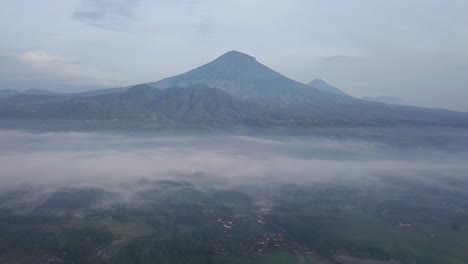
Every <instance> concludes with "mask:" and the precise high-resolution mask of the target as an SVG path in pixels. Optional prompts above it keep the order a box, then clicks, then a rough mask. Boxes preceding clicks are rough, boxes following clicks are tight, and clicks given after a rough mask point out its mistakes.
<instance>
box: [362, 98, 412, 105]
mask: <svg viewBox="0 0 468 264" xmlns="http://www.w3.org/2000/svg"><path fill="white" fill-rule="evenodd" d="M362 99H364V100H367V101H371V102H378V103H384V104H396V105H407V103H405V101H403V100H401V99H400V98H396V97H391V96H376V97H371V96H365V97H363V98H362Z"/></svg>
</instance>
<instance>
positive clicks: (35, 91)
mask: <svg viewBox="0 0 468 264" xmlns="http://www.w3.org/2000/svg"><path fill="white" fill-rule="evenodd" d="M21 94H29V95H59V94H60V93H57V92H50V91H46V90H41V89H29V90H26V91H24V92H21Z"/></svg>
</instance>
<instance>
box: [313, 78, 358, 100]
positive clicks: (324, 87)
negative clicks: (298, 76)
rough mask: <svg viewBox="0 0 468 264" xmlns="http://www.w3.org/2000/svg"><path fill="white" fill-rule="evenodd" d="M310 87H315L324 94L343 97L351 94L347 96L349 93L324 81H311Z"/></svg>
mask: <svg viewBox="0 0 468 264" xmlns="http://www.w3.org/2000/svg"><path fill="white" fill-rule="evenodd" d="M308 85H310V86H312V87H315V88H317V89H318V90H320V91H323V92H328V93H332V94H337V95H343V96H349V94H347V93H345V92H343V91H341V90H340V89H338V88H336V87H334V86H332V85H330V84H328V83H327V82H325V81H324V80H322V79H315V80H313V81H311V82H310V83H308Z"/></svg>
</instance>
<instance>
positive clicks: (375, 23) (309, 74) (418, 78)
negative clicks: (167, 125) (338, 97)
mask: <svg viewBox="0 0 468 264" xmlns="http://www.w3.org/2000/svg"><path fill="white" fill-rule="evenodd" d="M0 2H1V8H0V19H1V20H0V22H1V23H0V39H1V41H0V89H6V88H12V89H19V90H25V89H30V88H41V89H48V90H55V91H78V90H86V89H91V88H104V87H116V86H124V85H130V84H136V83H142V82H147V81H157V80H159V79H161V78H163V77H167V76H171V75H175V74H178V73H181V72H184V71H187V70H190V69H192V68H194V67H196V66H199V65H201V64H203V63H206V62H208V61H210V60H212V59H214V58H216V57H218V56H219V55H221V54H223V53H225V52H227V51H229V50H239V51H242V52H245V53H249V54H250V55H252V56H255V57H256V58H257V59H258V60H259V61H260V62H262V63H264V64H266V65H268V66H270V67H271V68H273V69H275V70H277V71H279V72H281V73H283V74H285V75H287V76H288V77H291V78H293V79H296V80H298V81H302V82H308V81H310V80H312V79H315V78H323V79H325V80H326V81H328V82H330V83H331V84H333V85H335V86H337V87H339V88H341V89H342V90H344V91H346V92H348V93H350V94H352V95H355V96H365V95H368V96H378V95H388V96H396V97H400V98H403V99H404V100H406V101H407V102H410V103H413V104H417V105H425V106H433V107H444V108H450V109H457V110H464V111H468V104H467V103H466V98H468V26H467V25H468V1H466V0H392V1H388V0H359V1H344V0H341V1H339V0H287V1H286V0H237V1H226V0H203V1H201V0H41V1H31V0H1V1H0Z"/></svg>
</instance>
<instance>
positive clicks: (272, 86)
mask: <svg viewBox="0 0 468 264" xmlns="http://www.w3.org/2000/svg"><path fill="white" fill-rule="evenodd" d="M197 83H204V84H206V85H208V86H210V87H214V88H218V89H220V90H223V91H224V92H226V93H228V94H229V95H232V96H234V97H237V98H239V99H246V100H256V101H265V102H271V101H275V102H278V103H293V102H301V101H303V98H302V97H303V95H305V94H309V93H310V92H311V91H310V90H313V91H312V93H314V92H315V93H322V92H321V91H319V90H317V89H315V88H312V89H311V87H310V86H307V85H305V84H303V83H300V82H297V81H294V80H291V79H289V78H287V77H285V76H284V75H282V74H280V73H278V72H276V71H274V70H272V69H270V68H268V67H266V66H265V65H263V64H261V63H259V62H258V61H257V60H256V59H255V58H254V57H252V56H250V55H247V54H244V53H241V52H238V51H230V52H228V53H226V54H224V55H222V56H221V57H219V58H217V59H215V60H214V61H212V62H210V63H207V64H205V65H203V66H201V67H198V68H196V69H194V70H191V71H189V72H186V73H183V74H180V75H177V76H174V77H169V78H166V79H163V80H161V81H158V82H153V83H148V84H149V85H151V86H153V87H158V88H160V89H165V88H168V87H172V86H178V87H186V86H190V85H193V84H197ZM322 96H324V97H326V96H327V95H326V94H325V95H322Z"/></svg>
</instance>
